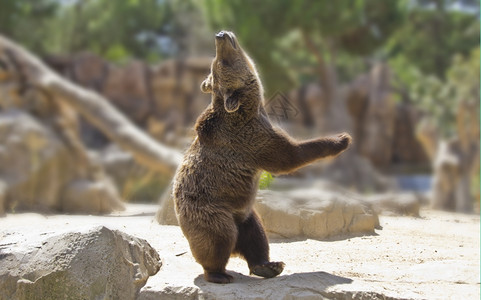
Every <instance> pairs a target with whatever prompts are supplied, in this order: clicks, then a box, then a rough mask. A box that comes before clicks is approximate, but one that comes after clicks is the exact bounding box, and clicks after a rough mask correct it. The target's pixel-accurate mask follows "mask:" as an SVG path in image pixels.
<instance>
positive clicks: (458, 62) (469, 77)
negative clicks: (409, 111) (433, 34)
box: [390, 46, 480, 138]
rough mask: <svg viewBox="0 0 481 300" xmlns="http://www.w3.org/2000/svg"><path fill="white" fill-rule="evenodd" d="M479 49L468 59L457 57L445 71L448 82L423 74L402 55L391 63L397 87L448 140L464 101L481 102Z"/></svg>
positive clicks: (453, 130) (458, 55)
mask: <svg viewBox="0 0 481 300" xmlns="http://www.w3.org/2000/svg"><path fill="white" fill-rule="evenodd" d="M479 58H480V50H479V46H478V47H477V48H475V49H473V50H472V51H471V53H470V54H469V55H467V56H462V55H461V54H457V55H455V56H454V58H453V60H452V63H451V66H450V67H449V69H447V71H446V79H444V80H443V79H441V78H439V77H437V76H436V75H429V74H424V73H423V72H422V71H421V70H420V69H419V68H417V67H416V66H414V65H413V64H412V63H410V62H409V61H407V60H406V58H405V57H403V56H399V57H396V58H394V59H392V60H391V61H390V63H391V66H392V67H393V69H395V70H398V72H397V75H398V77H397V79H398V81H397V84H398V85H399V86H401V87H400V88H403V87H404V88H405V89H406V92H407V94H408V97H409V99H410V100H411V101H413V102H414V103H415V104H416V105H417V107H419V108H420V109H422V110H423V111H424V112H425V113H426V114H427V116H428V117H429V118H430V119H431V121H432V122H434V123H435V125H436V127H437V128H438V129H439V131H440V133H441V135H442V136H443V137H445V138H447V137H451V136H453V135H454V134H455V133H456V111H457V107H458V106H459V103H460V102H462V101H470V102H478V103H479V98H480V95H479V82H480V76H479V68H480V63H479Z"/></svg>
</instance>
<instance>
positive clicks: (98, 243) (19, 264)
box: [0, 226, 162, 300]
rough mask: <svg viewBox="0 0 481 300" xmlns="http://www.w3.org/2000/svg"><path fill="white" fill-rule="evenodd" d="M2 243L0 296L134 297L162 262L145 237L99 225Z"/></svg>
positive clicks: (65, 297)
mask: <svg viewBox="0 0 481 300" xmlns="http://www.w3.org/2000/svg"><path fill="white" fill-rule="evenodd" d="M47 235H48V234H47ZM9 241H10V243H9ZM3 242H4V243H3V245H8V244H10V245H11V246H10V247H8V248H2V247H0V299H1V300H6V299H13V300H14V299H135V298H136V297H137V295H138V293H139V291H140V289H141V288H142V287H143V286H144V285H145V283H146V281H147V279H148V278H149V276H152V275H154V274H156V273H157V272H158V271H159V269H160V267H161V265H162V264H161V262H160V258H159V255H158V253H157V252H156V251H155V250H154V249H153V248H152V247H151V246H150V245H149V243H148V242H147V241H145V240H143V239H139V238H135V237H132V236H130V235H127V234H125V233H122V232H120V231H117V230H110V229H108V228H106V227H103V226H101V227H97V228H94V229H91V230H90V231H87V232H68V233H65V234H61V235H57V236H50V237H48V238H45V236H44V237H43V238H42V237H38V238H32V239H31V240H23V241H20V239H18V237H17V239H16V240H15V234H13V235H10V236H8V237H7V238H6V239H4V240H3Z"/></svg>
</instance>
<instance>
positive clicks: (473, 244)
mask: <svg viewBox="0 0 481 300" xmlns="http://www.w3.org/2000/svg"><path fill="white" fill-rule="evenodd" d="M156 209H157V207H156V206H152V205H150V206H148V205H128V206H127V210H126V211H124V212H120V213H116V214H112V215H109V216H79V215H73V216H72V215H68V216H67V215H50V216H48V217H45V216H42V215H39V214H32V213H27V214H10V213H9V214H7V216H6V217H3V218H0V249H1V251H11V249H12V248H13V247H15V242H21V241H24V240H39V241H41V240H42V239H44V238H45V236H46V235H50V236H52V235H57V234H59V233H60V232H61V231H67V232H71V231H74V230H78V229H79V228H85V226H86V225H85V224H88V227H91V226H98V225H104V226H108V228H111V229H118V230H122V231H123V232H125V233H128V234H130V235H134V236H136V237H139V238H143V239H146V240H147V241H149V243H150V244H151V245H152V247H153V248H154V249H156V250H157V251H158V252H159V254H160V257H162V261H163V265H162V268H161V270H160V271H159V272H158V273H157V274H156V275H155V276H151V277H150V278H149V279H148V281H147V283H146V285H145V286H144V287H143V288H142V289H141V291H140V293H139V297H138V298H139V299H233V298H236V299H269V300H271V299H272V300H277V299H323V298H324V299H479V296H480V293H479V282H480V281H479V276H480V256H479V255H480V253H479V234H480V232H479V216H476V215H463V214H451V213H445V212H439V211H433V210H426V209H421V211H420V215H421V218H414V217H400V216H385V215H381V216H380V224H381V226H382V227H383V229H382V230H376V234H374V235H364V236H358V237H352V236H336V237H332V238H331V239H328V240H324V241H320V240H313V239H298V238H295V239H271V241H270V249H271V258H272V259H273V260H282V261H284V262H285V263H286V268H285V269H284V272H283V273H282V274H281V276H280V277H278V278H273V279H261V278H257V277H250V276H248V273H249V270H248V268H247V265H246V263H245V261H243V260H242V259H240V258H235V257H234V258H231V260H230V261H229V264H228V266H227V269H228V272H229V273H230V274H232V275H233V276H234V283H232V284H229V285H216V284H210V283H206V282H205V281H204V280H203V278H202V267H201V266H200V265H199V264H197V263H196V262H195V260H194V258H193V257H192V255H191V253H190V250H189V245H188V242H187V240H186V239H185V238H184V237H183V236H182V233H181V230H180V228H179V227H178V226H161V225H158V224H157V222H155V221H154V220H153V215H154V213H155V211H156ZM31 224H35V226H32V225H31ZM12 235H14V237H15V238H9V237H10V236H12ZM39 244H41V242H39ZM96 255H98V254H97V253H96ZM0 262H1V260H0Z"/></svg>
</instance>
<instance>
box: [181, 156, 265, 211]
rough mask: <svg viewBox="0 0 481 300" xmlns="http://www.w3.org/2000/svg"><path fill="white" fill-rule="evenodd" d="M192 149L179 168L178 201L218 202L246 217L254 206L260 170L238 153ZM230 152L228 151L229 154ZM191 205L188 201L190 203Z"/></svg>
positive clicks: (194, 202) (199, 203) (198, 203)
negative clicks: (241, 157)
mask: <svg viewBox="0 0 481 300" xmlns="http://www.w3.org/2000/svg"><path fill="white" fill-rule="evenodd" d="M192 150H195V149H192V148H191V149H190V151H188V153H186V156H185V158H184V162H183V164H182V165H181V166H180V168H179V169H178V171H177V174H176V177H175V181H174V182H175V183H174V198H175V201H185V202H190V203H192V204H195V205H196V206H199V205H200V206H202V203H205V204H209V205H211V204H216V205H219V206H222V207H225V208H227V209H229V210H230V211H231V212H232V213H233V214H234V215H239V218H243V217H244V215H245V214H248V213H249V212H250V210H251V208H252V205H253V203H254V200H255V195H256V192H257V187H258V182H259V177H260V171H259V170H256V169H255V168H252V167H249V166H248V164H246V163H243V162H242V160H241V159H239V158H235V155H223V154H224V153H221V154H219V153H215V152H214V151H210V152H207V153H205V152H204V153H202V152H200V151H192ZM227 154H228V153H227ZM186 204H187V203H186Z"/></svg>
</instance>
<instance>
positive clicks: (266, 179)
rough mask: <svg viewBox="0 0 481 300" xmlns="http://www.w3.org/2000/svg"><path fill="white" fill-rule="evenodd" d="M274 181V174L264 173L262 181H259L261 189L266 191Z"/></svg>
mask: <svg viewBox="0 0 481 300" xmlns="http://www.w3.org/2000/svg"><path fill="white" fill-rule="evenodd" d="M273 181H274V178H273V177H272V174H271V173H269V172H266V171H263V172H262V174H261V179H260V180H259V189H261V190H265V189H268V188H269V186H270V185H271V183H272V182H273Z"/></svg>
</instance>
